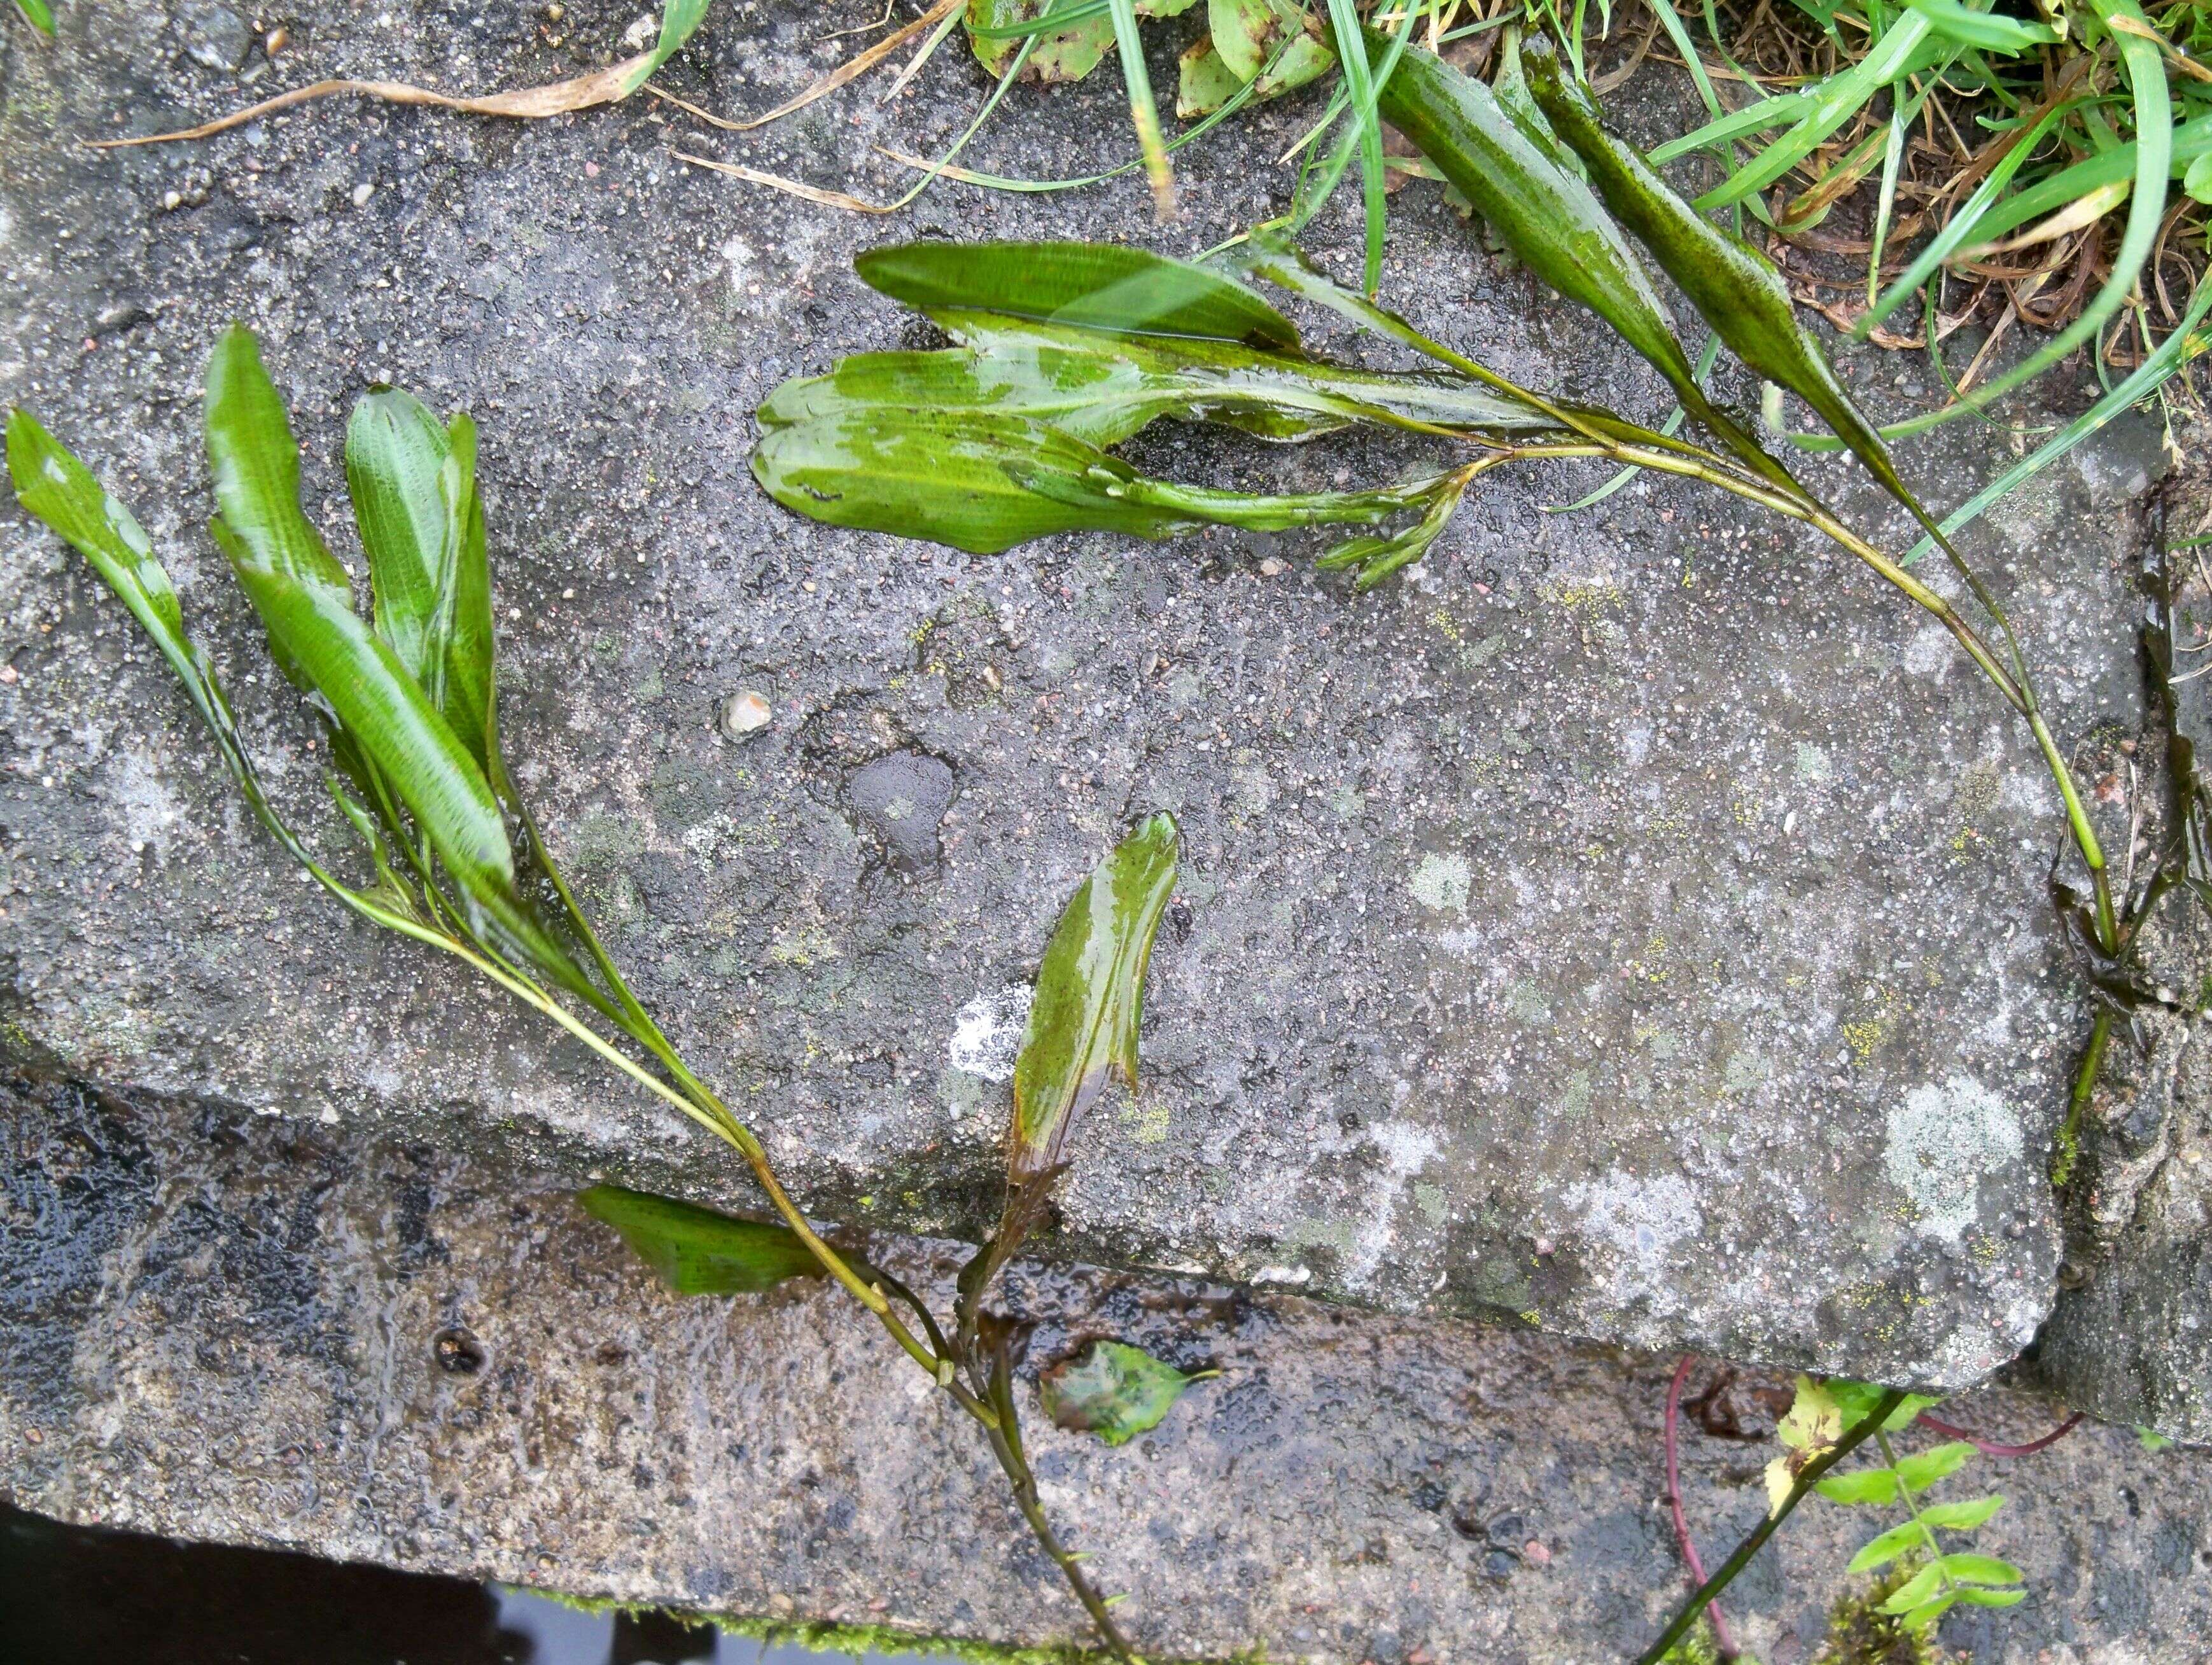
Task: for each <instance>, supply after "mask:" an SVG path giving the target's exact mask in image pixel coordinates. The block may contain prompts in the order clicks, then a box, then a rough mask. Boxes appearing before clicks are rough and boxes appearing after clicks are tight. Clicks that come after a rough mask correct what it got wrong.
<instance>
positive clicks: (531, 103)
mask: <svg viewBox="0 0 2212 1665" xmlns="http://www.w3.org/2000/svg"><path fill="white" fill-rule="evenodd" d="M654 63H655V57H654V54H653V53H652V52H640V53H639V54H638V55H637V56H636V57H635V58H624V59H623V61H622V62H621V63H619V64H609V65H608V66H607V67H606V68H605V69H604V70H594V71H592V73H591V74H590V75H587V76H577V77H576V78H575V79H574V80H573V81H556V82H553V83H552V84H551V85H550V86H545V87H531V88H525V89H523V90H522V91H520V92H515V93H493V94H489V95H488V96H486V97H483V98H454V97H453V96H451V95H450V94H445V93H434V92H432V91H431V90H430V89H429V88H427V87H412V86H410V85H409V84H408V83H407V82H404V81H318V82H315V83H314V84H313V86H309V87H295V88H293V89H292V90H291V91H290V92H289V93H279V94H277V95H276V97H275V98H269V99H264V100H261V102H260V103H258V104H251V105H248V106H246V108H245V109H243V110H234V111H233V112H231V113H230V114H228V115H227V116H219V117H217V118H216V119H215V120H213V121H207V122H202V123H201V124H200V125H198V126H197V127H186V128H182V129H179V131H176V132H173V133H149V134H146V135H143V137H138V138H132V139H88V140H86V141H85V143H86V144H87V145H88V147H89V148H90V149H94V150H125V149H130V148H131V146H133V145H139V144H173V143H179V142H180V141H182V140H185V139H204V138H212V137H214V136H215V135H216V134H217V133H227V132H228V131H230V130H231V129H232V128H234V127H243V126H244V125H246V123H247V122H249V121H258V120H259V119H260V118H262V117H264V116H268V115H274V114H275V113H276V112H277V111H279V110H289V109H291V108H293V107H294V106H296V105H301V104H311V103H313V102H314V101H315V100H318V99H325V98H337V97H339V96H341V95H343V94H355V95H356V96H358V97H362V98H374V99H381V100H384V101H385V102H386V104H420V105H428V106H433V107H434V108H436V109H440V110H458V111H459V112H461V113H462V114H464V115H471V116H507V117H513V118H518V119H520V120H524V121H538V120H543V119H544V118H545V117H547V116H560V115H566V114H567V113H568V112H570V111H572V110H588V109H590V108H592V106H594V105H599V104H612V103H613V102H615V100H617V99H620V98H623V97H625V96H627V95H628V94H629V91H630V88H629V86H628V85H626V84H625V83H626V82H628V81H629V77H630V76H633V75H636V74H639V73H641V72H643V73H650V72H651V70H652V68H653V65H654Z"/></svg>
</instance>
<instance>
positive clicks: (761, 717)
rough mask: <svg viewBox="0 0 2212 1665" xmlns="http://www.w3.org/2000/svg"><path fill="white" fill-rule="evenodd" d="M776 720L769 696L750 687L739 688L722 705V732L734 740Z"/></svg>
mask: <svg viewBox="0 0 2212 1665" xmlns="http://www.w3.org/2000/svg"><path fill="white" fill-rule="evenodd" d="M774 721H775V711H774V710H773V709H772V708H770V707H769V702H768V699H767V696H765V695H762V694H757V693H755V692H754V691H753V690H751V689H750V688H743V689H739V690H738V691H737V692H736V693H734V694H732V695H731V696H730V697H729V698H728V699H727V700H726V701H725V702H723V705H722V732H724V733H725V734H726V735H728V736H729V737H730V738H732V739H733V740H741V739H743V738H744V737H745V736H746V735H748V734H752V733H756V732H758V731H759V730H761V729H763V728H766V727H767V726H769V724H770V723H772V722H774Z"/></svg>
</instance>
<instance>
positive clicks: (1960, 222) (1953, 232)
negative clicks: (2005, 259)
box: [1851, 99, 2081, 340]
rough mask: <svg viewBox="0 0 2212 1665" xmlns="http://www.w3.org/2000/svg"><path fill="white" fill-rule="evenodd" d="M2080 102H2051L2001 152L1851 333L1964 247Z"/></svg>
mask: <svg viewBox="0 0 2212 1665" xmlns="http://www.w3.org/2000/svg"><path fill="white" fill-rule="evenodd" d="M2080 103H2081V100H2079V99H2068V100H2065V102H2063V103H2062V104H2057V105H2054V106H2052V107H2051V109H2049V110H2047V111H2045V112H2044V114H2043V115H2042V117H2041V118H2039V120H2038V121H2037V122H2036V123H2035V125H2034V126H2033V127H2032V128H2030V129H2029V130H2028V131H2027V133H2026V134H2025V135H2024V136H2023V137H2021V140H2020V142H2019V143H2016V144H2015V145H2014V146H2013V148H2012V149H2009V150H2008V151H2006V152H2005V154H2004V155H2003V156H2002V158H2000V159H1999V160H1998V161H1997V164H1996V167H1992V168H1990V171H1989V173H1988V175H1987V176H1986V177H1985V178H1984V179H1983V180H1982V182H1981V184H1980V185H1977V186H1975V188H1974V192H1973V195H1972V196H1971V197H1967V198H1966V201H1965V202H1964V203H1963V204H1960V207H1959V209H1958V210H1957V211H1956V212H1954V214H1953V215H1952V216H1951V217H1950V218H1949V219H1948V221H1946V222H1944V225H1943V228H1942V230H1941V231H1939V232H1937V233H1936V235H1935V236H1934V237H1932V238H1930V239H1929V241H1928V246H1926V247H1925V248H1923V249H1922V250H1921V251H1920V252H1919V253H1918V254H1917V255H1915V256H1914V257H1913V258H1912V264H1910V265H1908V266H1907V267H1906V268H1905V270H1904V272H1903V274H1902V275H1901V276H1899V278H1898V280H1897V281H1896V282H1895V283H1893V284H1891V285H1890V287H1889V293H1888V294H1887V295H1883V296H1882V297H1881V300H1879V301H1876V302H1875V304H1874V306H1873V307H1871V308H1869V311H1868V313H1867V315H1866V316H1865V317H1864V318H1863V319H1860V320H1859V321H1858V323H1857V325H1855V326H1854V327H1853V329H1852V331H1851V333H1852V334H1853V335H1854V336H1856V337H1857V338H1859V339H1860V340H1864V339H1865V338H1866V337H1867V336H1868V335H1869V334H1870V333H1872V331H1874V329H1875V326H1876V325H1879V324H1880V323H1881V321H1882V319H1885V318H1887V317H1888V316H1889V315H1890V313H1893V312H1894V311H1896V310H1897V308H1898V307H1899V304H1900V303H1902V302H1903V301H1904V300H1905V296H1907V295H1911V294H1912V293H1913V291H1915V290H1916V289H1919V288H1920V286H1921V285H1922V284H1923V283H1926V282H1927V281H1928V280H1929V278H1930V277H1932V276H1935V275H1936V270H1937V269H1938V268H1939V267H1941V266H1942V264H1943V263H1944V262H1945V261H1946V260H1948V259H1949V258H1951V256H1952V254H1953V253H1954V252H1956V251H1957V250H1958V249H1960V248H1961V247H1963V246H1965V244H1966V240H1967V239H1968V238H1970V237H1972V235H1973V234H1974V228H1975V227H1976V226H1977V225H1978V224H1979V223H1980V222H1981V219H1982V216H1983V215H1984V213H1985V212H1986V211H1987V210H1988V209H1989V206H1990V204H1992V203H1994V202H1995V201H1996V199H1997V198H1998V197H1999V196H2001V195H2002V194H2003V191H2004V188H2005V187H2006V186H2007V185H2010V184H2011V183H2012V179H2013V175H2014V174H2015V173H2018V172H2019V171H2020V170H2021V167H2022V166H2023V165H2024V164H2025V163H2026V162H2027V161H2028V159H2029V158H2030V157H2031V156H2032V155H2033V154H2034V151H2035V148H2036V146H2037V145H2039V144H2040V143H2042V142H2043V139H2044V136H2045V134H2047V133H2049V132H2050V131H2051V128H2052V127H2053V126H2055V125H2057V123H2058V122H2059V120H2060V119H2061V118H2063V117H2065V116H2066V115H2068V114H2069V112H2072V111H2073V110H2074V109H2075V107H2076V106H2078V105H2079V104H2080ZM1875 264H1876V267H1878V266H1879V257H1877V259H1876V263H1875ZM1870 270H1871V269H1870Z"/></svg>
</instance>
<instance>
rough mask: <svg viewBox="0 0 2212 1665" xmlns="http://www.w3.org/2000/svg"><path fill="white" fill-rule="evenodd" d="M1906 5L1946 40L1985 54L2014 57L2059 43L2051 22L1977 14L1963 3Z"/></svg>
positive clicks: (1915, 1) (1937, 0) (1930, 0)
mask: <svg viewBox="0 0 2212 1665" xmlns="http://www.w3.org/2000/svg"><path fill="white" fill-rule="evenodd" d="M1905 5H1906V7H1907V8H1908V9H1910V10H1911V11H1913V12H1915V13H1917V15H1920V16H1922V17H1924V18H1926V19H1927V20H1928V23H1929V27H1931V28H1932V29H1934V30H1935V32H1936V33H1937V34H1939V35H1941V36H1942V37H1943V39H1946V40H1954V41H1956V42H1958V43H1959V45H1960V46H1972V47H1974V48H1976V49H1977V50H1978V51H1982V52H2002V53H2005V54H2006V55H2007V56H2008V57H2015V56H2017V55H2019V54H2020V53H2021V52H2033V50H2034V49H2035V48H2036V47H2038V46H2055V45H2057V41H2058V31H2057V30H2056V29H2054V28H2052V27H2051V25H2049V24H2048V23H2024V22H2022V21H2021V20H2020V19H2018V18H2016V17H2006V16H2004V15H2002V14H1992V13H1990V12H1988V11H1976V10H1973V9H1971V8H1969V7H1967V6H1966V5H1964V4H1962V3H1961V0H1905ZM1992 79H1994V77H1992Z"/></svg>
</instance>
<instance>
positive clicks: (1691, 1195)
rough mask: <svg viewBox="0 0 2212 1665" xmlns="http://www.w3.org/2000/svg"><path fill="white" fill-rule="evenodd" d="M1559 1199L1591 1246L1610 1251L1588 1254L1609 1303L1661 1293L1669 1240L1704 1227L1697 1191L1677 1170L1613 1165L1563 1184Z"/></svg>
mask: <svg viewBox="0 0 2212 1665" xmlns="http://www.w3.org/2000/svg"><path fill="white" fill-rule="evenodd" d="M1560 1200H1561V1201H1562V1202H1564V1203H1565V1205H1566V1206H1567V1207H1568V1209H1569V1210H1570V1211H1571V1212H1574V1213H1576V1214H1577V1215H1579V1216H1580V1217H1581V1225H1582V1233H1583V1237H1586V1238H1587V1239H1589V1243H1590V1244H1591V1245H1592V1247H1593V1248H1595V1249H1610V1250H1611V1251H1612V1254H1611V1255H1609V1256H1606V1255H1595V1254H1594V1255H1591V1256H1590V1262H1591V1264H1590V1267H1589V1270H1590V1273H1591V1275H1592V1277H1593V1279H1594V1280H1595V1283H1596V1285H1597V1289H1598V1293H1599V1298H1600V1299H1601V1300H1602V1301H1604V1302H1606V1303H1609V1304H1611V1305H1613V1306H1615V1307H1623V1306H1626V1305H1628V1304H1629V1303H1631V1302H1633V1301H1637V1300H1642V1299H1648V1298H1650V1297H1653V1296H1656V1295H1658V1294H1661V1293H1662V1292H1663V1291H1665V1290H1666V1289H1667V1288H1668V1285H1669V1283H1670V1281H1671V1278H1670V1273H1669V1268H1668V1257H1669V1256H1670V1255H1672V1254H1673V1252H1674V1245H1675V1244H1676V1243H1680V1242H1682V1241H1683V1240H1684V1239H1685V1238H1694V1237H1697V1236H1698V1234H1699V1232H1700V1231H1703V1230H1704V1228H1705V1215H1704V1213H1703V1212H1701V1211H1700V1210H1699V1207H1698V1198H1697V1193H1696V1192H1694V1191H1692V1189H1691V1188H1690V1183H1689V1182H1688V1181H1687V1180H1686V1179H1684V1178H1683V1177H1682V1176H1680V1174H1657V1175H1653V1176H1648V1177H1645V1176H1638V1175H1635V1174H1632V1173H1629V1172H1628V1171H1626V1170H1625V1169H1620V1168H1615V1169H1613V1170H1611V1171H1610V1172H1608V1173H1607V1175H1606V1176H1605V1177H1604V1178H1603V1179H1601V1180H1599V1181H1597V1182H1595V1183H1590V1182H1580V1183H1577V1184H1574V1185H1571V1186H1569V1187H1568V1188H1566V1190H1565V1192H1563V1193H1562V1194H1561V1195H1560Z"/></svg>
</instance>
